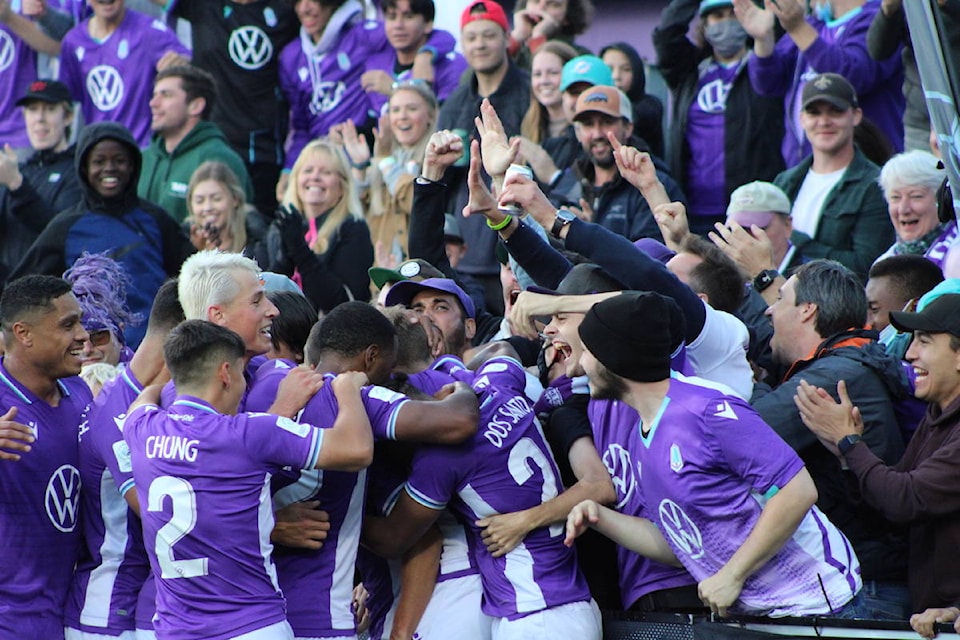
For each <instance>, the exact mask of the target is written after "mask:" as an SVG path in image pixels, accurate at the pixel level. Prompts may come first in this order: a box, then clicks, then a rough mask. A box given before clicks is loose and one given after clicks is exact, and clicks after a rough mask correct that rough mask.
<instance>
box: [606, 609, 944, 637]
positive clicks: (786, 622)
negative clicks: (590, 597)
mask: <svg viewBox="0 0 960 640" xmlns="http://www.w3.org/2000/svg"><path fill="white" fill-rule="evenodd" d="M938 637H940V638H946V639H948V640H949V638H951V637H953V638H956V637H957V635H956V634H955V633H954V631H953V625H946V624H944V625H940V635H939V636H938ZM763 638H779V639H781V640H783V639H784V638H877V639H880V638H903V639H909V640H919V638H920V636H919V635H917V633H916V632H915V631H913V630H912V629H911V628H910V624H909V623H907V622H906V621H904V622H878V621H873V620H839V619H833V618H778V619H775V620H773V619H770V618H723V619H721V618H715V617H714V618H708V617H701V616H689V615H679V614H664V613H632V612H624V611H604V612H603V640H760V639H763Z"/></svg>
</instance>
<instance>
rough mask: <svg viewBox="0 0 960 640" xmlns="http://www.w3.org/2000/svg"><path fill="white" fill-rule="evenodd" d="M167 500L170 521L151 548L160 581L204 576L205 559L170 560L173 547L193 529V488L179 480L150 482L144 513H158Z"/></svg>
mask: <svg viewBox="0 0 960 640" xmlns="http://www.w3.org/2000/svg"><path fill="white" fill-rule="evenodd" d="M168 497H169V498H170V501H171V505H172V507H173V508H172V515H171V517H170V521H169V522H168V523H167V524H165V525H163V526H162V527H160V529H159V530H158V531H157V542H156V545H155V547H154V549H155V551H156V553H157V561H158V563H159V564H160V577H162V578H167V579H171V578H196V577H198V576H205V575H207V564H208V562H209V560H208V559H207V558H191V559H188V560H174V558H173V545H175V544H177V543H178V542H180V540H182V539H183V538H184V537H185V536H186V535H187V534H189V533H190V532H191V531H192V530H193V528H194V527H195V526H197V496H196V494H195V493H194V491H193V486H191V484H190V483H189V482H187V481H186V480H184V479H182V478H174V477H173V476H160V477H159V478H157V479H156V480H154V481H153V482H151V483H150V493H149V496H148V501H149V505H148V507H147V510H148V511H162V510H163V502H164V498H168Z"/></svg>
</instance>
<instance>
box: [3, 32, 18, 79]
mask: <svg viewBox="0 0 960 640" xmlns="http://www.w3.org/2000/svg"><path fill="white" fill-rule="evenodd" d="M16 58H17V47H16V45H15V44H14V43H13V38H11V37H10V34H9V33H7V32H6V31H4V30H2V29H0V71H6V70H7V69H8V68H10V65H12V64H13V61H14V60H16Z"/></svg>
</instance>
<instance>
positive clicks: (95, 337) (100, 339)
mask: <svg viewBox="0 0 960 640" xmlns="http://www.w3.org/2000/svg"><path fill="white" fill-rule="evenodd" d="M88 340H90V344H92V345H93V346H95V347H102V346H104V345H106V344H109V342H110V329H100V330H99V331H91V332H90V337H89V338H88Z"/></svg>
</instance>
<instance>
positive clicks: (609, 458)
mask: <svg viewBox="0 0 960 640" xmlns="http://www.w3.org/2000/svg"><path fill="white" fill-rule="evenodd" d="M587 415H588V416H589V418H590V426H591V427H592V429H593V441H594V444H595V445H596V447H597V452H598V453H599V454H600V459H601V460H603V466H605V467H606V468H607V472H608V473H609V474H610V479H611V480H612V481H613V487H614V489H615V490H616V492H617V503H616V505H614V508H615V509H616V510H617V511H619V512H620V513H624V514H626V515H629V516H636V517H639V518H647V519H649V520H654V521H656V520H655V517H654V514H651V513H650V512H649V511H648V510H647V508H646V504H645V503H644V500H643V491H642V490H641V489H640V484H639V480H640V465H639V461H637V460H636V459H635V458H636V456H635V454H634V453H633V452H634V451H635V447H636V434H637V427H638V424H639V422H640V415H639V414H638V413H637V412H636V410H635V409H633V408H632V407H631V406H629V405H627V404H625V403H623V402H620V401H617V400H590V404H589V406H588V408H587ZM617 568H618V569H619V574H620V575H619V577H620V597H621V598H622V601H623V608H624V609H628V608H629V607H630V606H631V605H632V604H633V603H635V602H636V601H637V600H639V599H640V598H642V597H643V596H645V595H647V594H648V593H651V592H653V591H660V590H661V589H672V588H674V587H682V586H685V585H691V584H696V581H695V580H694V579H693V577H692V576H691V575H690V574H689V573H687V571H686V569H681V568H678V567H671V566H669V565H666V564H663V563H660V562H656V561H654V560H649V559H647V558H645V557H644V556H642V555H640V554H639V553H635V552H633V551H630V550H629V549H627V548H625V547H623V546H620V545H617Z"/></svg>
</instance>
